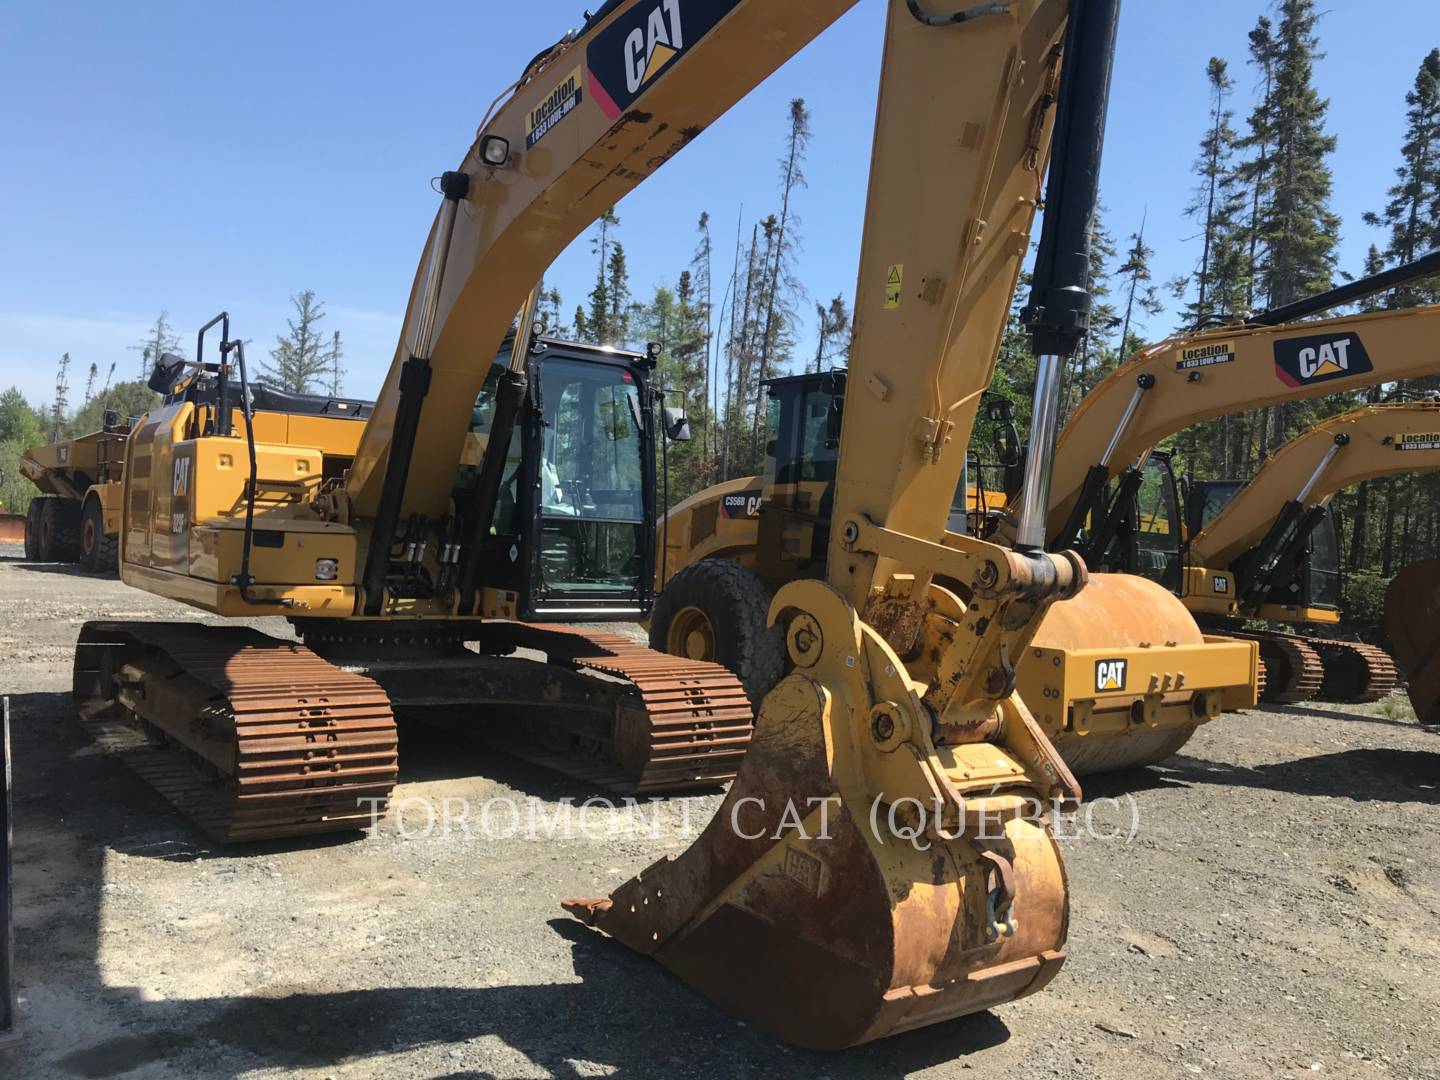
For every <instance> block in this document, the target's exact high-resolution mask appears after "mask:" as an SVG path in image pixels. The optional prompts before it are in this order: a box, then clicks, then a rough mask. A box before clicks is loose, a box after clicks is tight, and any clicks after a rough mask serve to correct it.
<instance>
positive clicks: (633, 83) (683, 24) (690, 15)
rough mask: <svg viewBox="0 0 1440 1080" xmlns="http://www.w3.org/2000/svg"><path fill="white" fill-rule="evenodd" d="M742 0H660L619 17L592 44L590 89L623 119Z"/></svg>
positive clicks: (605, 107)
mask: <svg viewBox="0 0 1440 1080" xmlns="http://www.w3.org/2000/svg"><path fill="white" fill-rule="evenodd" d="M739 3H740V0H655V2H654V3H653V4H649V5H640V6H638V7H636V8H635V9H634V10H632V11H631V12H630V13H629V14H628V15H626V16H624V17H622V18H619V19H616V20H615V21H614V22H613V23H611V24H610V25H609V26H607V27H606V28H605V29H604V30H602V31H601V32H600V33H598V34H596V35H595V39H594V40H593V41H592V42H591V43H590V45H589V47H588V48H587V49H586V58H587V59H588V60H589V68H590V89H591V92H592V94H593V95H594V98H595V101H596V102H597V103H598V104H599V105H600V107H601V108H602V109H603V110H605V115H606V116H608V117H609V118H610V119H612V120H617V119H619V117H620V114H621V113H623V112H624V111H625V110H626V109H628V108H629V107H630V106H631V105H632V104H634V102H635V99H636V98H638V97H639V96H640V95H641V94H642V93H644V92H645V91H646V90H648V89H649V88H650V86H651V85H652V84H653V83H654V82H655V80H656V79H658V78H659V77H660V76H661V75H663V74H664V73H665V72H666V71H668V70H670V68H671V67H672V66H674V63H675V61H676V60H677V59H678V58H679V57H681V56H682V55H684V53H685V52H686V51H687V50H689V49H690V48H692V47H693V46H694V45H695V44H696V42H698V41H700V40H701V39H702V38H704V37H705V35H707V34H708V33H710V31H711V30H713V29H715V27H716V26H717V25H718V24H719V22H720V20H721V19H723V18H725V16H726V15H729V14H730V12H731V11H732V10H734V9H735V8H736V7H737V6H739Z"/></svg>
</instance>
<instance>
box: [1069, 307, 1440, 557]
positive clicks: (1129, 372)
mask: <svg viewBox="0 0 1440 1080" xmlns="http://www.w3.org/2000/svg"><path fill="white" fill-rule="evenodd" d="M1437 330H1440V306H1432V307H1424V308H1406V309H1402V310H1397V311H1380V312H1375V313H1372V314H1368V315H1351V316H1344V317H1341V318H1333V319H1323V320H1318V321H1315V322H1306V323H1293V324H1288V325H1281V326H1253V325H1252V326H1235V327H1226V328H1224V329H1217V330H1208V331H1206V332H1205V333H1202V334H1192V335H1187V336H1183V337H1177V338H1171V339H1170V340H1168V341H1164V342H1161V343H1160V344H1158V345H1154V346H1152V347H1150V348H1148V349H1146V350H1144V351H1143V352H1141V353H1140V354H1139V355H1138V356H1136V357H1135V358H1134V359H1133V360H1131V361H1129V362H1128V363H1126V364H1123V365H1122V366H1121V367H1119V368H1117V369H1116V370H1115V371H1114V372H1112V373H1111V374H1110V375H1109V376H1107V377H1106V378H1105V380H1104V381H1103V382H1101V383H1100V385H1098V386H1097V387H1095V389H1093V390H1092V391H1091V392H1090V393H1088V394H1086V395H1085V399H1084V400H1083V401H1082V402H1081V403H1080V406H1079V408H1077V409H1076V410H1075V414H1074V416H1072V417H1071V418H1070V421H1069V422H1068V423H1067V424H1066V425H1065V427H1064V429H1063V430H1062V431H1061V433H1060V440H1059V443H1058V446H1057V452H1056V455H1055V473H1054V481H1053V487H1052V491H1051V498H1050V521H1049V525H1050V537H1051V539H1052V542H1058V541H1068V540H1070V539H1071V538H1072V536H1073V533H1074V531H1075V526H1076V524H1077V522H1076V515H1075V514H1074V513H1073V511H1074V510H1075V507H1076V504H1077V502H1079V501H1080V500H1081V499H1082V496H1083V495H1084V493H1085V492H1086V491H1087V485H1089V484H1091V483H1093V482H1094V480H1095V479H1097V478H1099V477H1100V476H1101V475H1103V476H1113V475H1115V474H1116V473H1118V472H1120V471H1122V470H1124V469H1125V468H1126V467H1127V466H1129V465H1130V464H1131V463H1132V462H1133V461H1135V460H1136V459H1137V458H1138V457H1139V456H1140V455H1142V454H1144V453H1145V452H1146V451H1148V450H1150V449H1151V448H1153V447H1155V446H1156V445H1158V444H1159V443H1160V442H1161V441H1162V440H1163V439H1166V438H1168V437H1169V436H1171V435H1174V434H1175V433H1176V432H1178V431H1181V430H1183V429H1184V428H1186V427H1189V426H1190V425H1191V424H1197V423H1199V422H1200V421H1202V420H1209V419H1211V418H1213V417H1216V416H1223V415H1224V414H1226V413H1229V412H1234V411H1236V410H1239V409H1250V408H1259V407H1261V406H1266V405H1279V404H1283V403H1286V402H1291V401H1303V400H1306V399H1308V398H1313V397H1319V396H1321V395H1323V394H1334V393H1339V392H1341V391H1343V390H1358V389H1363V388H1365V387H1368V386H1373V385H1375V384H1377V383H1382V382H1393V381H1397V380H1400V379H1411V378H1417V377H1419V376H1423V375H1429V374H1433V373H1434V372H1435V370H1436V366H1437V365H1436V361H1435V359H1434V355H1433V350H1432V349H1431V348H1430V346H1429V342H1431V341H1432V340H1433V339H1434V336H1435V334H1436V332H1437Z"/></svg>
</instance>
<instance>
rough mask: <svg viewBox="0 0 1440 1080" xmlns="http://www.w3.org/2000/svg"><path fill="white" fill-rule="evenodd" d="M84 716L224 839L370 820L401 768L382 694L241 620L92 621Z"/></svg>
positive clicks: (82, 666) (97, 736)
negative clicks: (225, 623)
mask: <svg viewBox="0 0 1440 1080" xmlns="http://www.w3.org/2000/svg"><path fill="white" fill-rule="evenodd" d="M74 694H75V704H76V706H77V709H78V712H79V718H80V723H81V726H82V727H83V728H84V730H85V731H86V732H87V733H89V735H90V736H91V737H92V738H93V739H94V740H95V742H96V743H97V744H98V745H99V746H100V747H102V748H103V749H105V750H106V751H108V752H111V753H113V754H115V755H116V756H117V757H119V758H120V760H121V761H123V762H124V763H125V764H126V765H128V766H129V767H130V768H131V769H133V770H134V771H135V772H136V773H137V774H139V776H140V777H141V778H142V779H143V780H145V781H146V782H147V783H149V784H150V785H151V786H152V787H154V788H155V789H156V790H157V791H158V792H159V793H160V794H161V795H163V796H164V797H165V798H166V799H167V800H169V801H170V802H171V803H172V804H173V805H174V806H175V807H176V809H178V810H179V811H180V812H181V813H182V814H184V815H185V816H186V817H188V818H190V819H191V820H193V821H194V822H195V824H196V825H198V826H199V827H200V828H202V829H203V830H205V832H207V833H209V834H210V835H211V836H212V837H214V838H215V839H216V840H218V841H220V842H222V843H236V842H250V841H255V840H265V839H271V838H274V837H290V836H299V835H305V834H311V833H327V832H347V831H351V830H359V829H363V828H366V827H368V826H369V825H370V823H371V821H372V814H377V813H383V812H384V809H385V807H386V805H387V803H388V800H389V798H390V793H391V791H392V789H393V788H394V786H395V781H396V776H397V773H398V744H397V739H396V730H395V720H394V717H393V716H392V715H391V710H390V702H389V699H388V698H387V697H386V695H385V692H384V691H383V690H382V689H381V688H380V687H379V686H377V685H376V684H375V683H374V682H373V681H371V680H370V679H367V678H365V677H364V676H361V675H356V674H353V673H350V672H346V671H343V670H341V669H340V668H337V667H336V666H335V665H333V664H330V663H328V662H326V661H325V660H322V659H321V658H320V657H318V656H316V655H315V654H314V653H313V652H311V651H310V650H309V649H307V648H305V647H304V646H301V645H297V644H295V643H293V642H286V641H279V640H276V639H275V638H271V637H267V636H266V635H264V634H261V633H259V632H257V631H254V630H250V629H247V628H243V627H214V626H203V625H196V624H191V623H125V622H90V623H86V624H85V625H84V627H82V628H81V631H80V640H79V642H78V643H77V645H76V650H75V681H74Z"/></svg>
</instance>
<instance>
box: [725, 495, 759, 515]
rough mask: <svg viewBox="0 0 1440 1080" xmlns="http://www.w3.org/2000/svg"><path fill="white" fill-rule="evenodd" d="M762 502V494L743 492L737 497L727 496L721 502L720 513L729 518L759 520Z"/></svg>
mask: <svg viewBox="0 0 1440 1080" xmlns="http://www.w3.org/2000/svg"><path fill="white" fill-rule="evenodd" d="M761 502H762V493H761V492H758V491H741V492H738V493H737V494H735V495H726V496H725V497H724V498H723V499H722V500H721V501H720V512H721V513H722V514H724V515H725V516H726V517H727V518H758V517H759V516H760V503H761Z"/></svg>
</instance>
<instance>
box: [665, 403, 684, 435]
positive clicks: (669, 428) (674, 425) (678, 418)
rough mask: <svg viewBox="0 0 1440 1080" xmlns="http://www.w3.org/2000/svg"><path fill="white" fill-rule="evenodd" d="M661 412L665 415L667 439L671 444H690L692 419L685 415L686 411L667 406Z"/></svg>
mask: <svg viewBox="0 0 1440 1080" xmlns="http://www.w3.org/2000/svg"><path fill="white" fill-rule="evenodd" d="M661 412H662V413H663V414H664V417H663V421H664V424H665V438H667V439H669V440H670V441H671V442H689V441H690V418H689V417H688V416H686V415H685V410H684V409H672V408H670V407H669V406H666V407H665V408H664V409H662V410H661Z"/></svg>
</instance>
